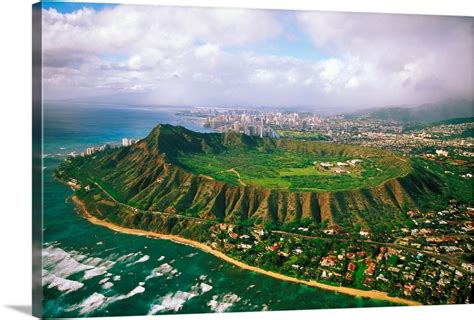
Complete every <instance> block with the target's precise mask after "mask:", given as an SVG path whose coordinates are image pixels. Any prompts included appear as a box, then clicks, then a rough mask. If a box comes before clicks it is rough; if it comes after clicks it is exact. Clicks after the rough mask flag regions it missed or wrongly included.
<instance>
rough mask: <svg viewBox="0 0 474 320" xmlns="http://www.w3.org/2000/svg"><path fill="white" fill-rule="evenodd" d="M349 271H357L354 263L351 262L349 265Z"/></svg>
mask: <svg viewBox="0 0 474 320" xmlns="http://www.w3.org/2000/svg"><path fill="white" fill-rule="evenodd" d="M347 270H349V271H355V270H356V265H355V264H353V263H352V262H349V264H348V265H347Z"/></svg>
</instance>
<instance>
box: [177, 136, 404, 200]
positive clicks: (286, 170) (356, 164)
mask: <svg viewBox="0 0 474 320" xmlns="http://www.w3.org/2000/svg"><path fill="white" fill-rule="evenodd" d="M315 146H316V147H315ZM300 149H303V150H288V149H286V148H265V149H264V148H254V149H252V148H242V147H235V148H233V149H228V150H227V151H225V152H221V153H182V154H180V155H179V157H178V158H177V160H178V161H179V164H180V166H182V167H183V168H184V169H186V170H188V171H190V172H192V173H195V174H200V175H204V176H207V177H208V178H212V179H215V180H220V181H224V182H227V183H230V184H232V185H246V186H258V187H264V188H270V189H279V190H288V191H300V192H306V191H341V190H350V189H358V188H363V187H370V186H376V185H379V184H381V183H383V182H385V181H387V180H390V179H393V178H396V177H399V176H402V175H405V174H407V173H408V172H409V171H410V168H411V167H410V165H409V163H408V160H406V159H403V158H401V157H400V156H398V155H395V154H390V153H388V152H381V151H379V150H373V151H372V152H371V151H370V150H368V149H367V148H361V149H360V150H358V149H357V148H356V147H352V146H350V147H348V146H342V145H333V144H327V145H326V146H323V147H322V148H318V147H317V145H314V144H313V145H311V148H300ZM304 149H309V150H304Z"/></svg>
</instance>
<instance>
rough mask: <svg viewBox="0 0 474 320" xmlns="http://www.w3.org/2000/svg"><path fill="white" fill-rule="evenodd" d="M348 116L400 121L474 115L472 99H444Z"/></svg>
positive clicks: (427, 120)
mask: <svg viewBox="0 0 474 320" xmlns="http://www.w3.org/2000/svg"><path fill="white" fill-rule="evenodd" d="M348 116H349V117H352V118H356V117H366V118H370V119H379V120H395V121H402V122H422V123H428V122H436V121H444V120H448V119H454V118H472V117H474V101H473V100H467V99H462V100H446V101H443V102H438V103H427V104H422V105H419V106H417V107H412V108H410V107H382V108H371V109H365V110H361V111H357V112H354V113H351V114H349V115H348Z"/></svg>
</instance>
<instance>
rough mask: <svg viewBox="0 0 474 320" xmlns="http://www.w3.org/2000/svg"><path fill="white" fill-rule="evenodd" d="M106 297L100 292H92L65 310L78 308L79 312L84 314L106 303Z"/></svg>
mask: <svg viewBox="0 0 474 320" xmlns="http://www.w3.org/2000/svg"><path fill="white" fill-rule="evenodd" d="M107 300H108V298H107V297H106V296H104V295H103V294H101V293H97V292H94V293H93V294H92V295H91V296H90V297H88V298H87V299H85V300H84V301H82V302H81V303H80V304H75V305H72V306H71V307H69V308H68V309H66V311H74V310H77V309H79V314H80V315H84V314H87V313H91V312H92V311H94V310H97V309H99V308H101V307H102V306H104V304H106V302H107Z"/></svg>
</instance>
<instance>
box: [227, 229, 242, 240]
mask: <svg viewBox="0 0 474 320" xmlns="http://www.w3.org/2000/svg"><path fill="white" fill-rule="evenodd" d="M227 233H228V234H229V237H231V238H232V239H237V238H238V237H239V235H238V234H237V233H235V232H232V230H230V229H229V231H228V232H227Z"/></svg>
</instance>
